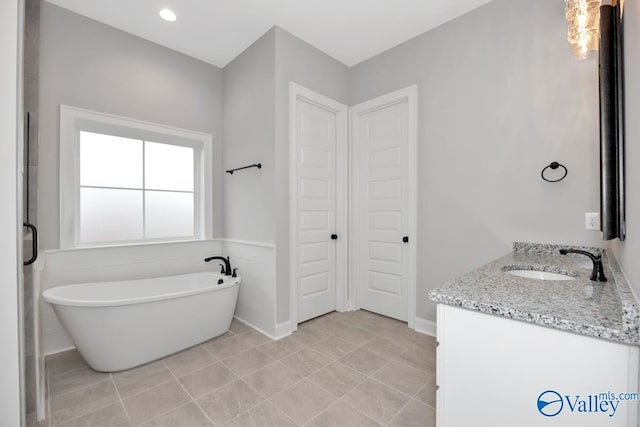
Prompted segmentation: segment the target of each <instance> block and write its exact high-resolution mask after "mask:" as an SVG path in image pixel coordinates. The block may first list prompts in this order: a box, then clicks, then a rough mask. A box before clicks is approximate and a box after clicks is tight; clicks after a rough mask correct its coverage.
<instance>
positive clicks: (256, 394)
mask: <svg viewBox="0 0 640 427" xmlns="http://www.w3.org/2000/svg"><path fill="white" fill-rule="evenodd" d="M435 360H436V341H435V339H434V338H433V337H430V336H427V335H423V334H419V333H417V332H415V331H412V330H411V329H409V328H408V327H407V325H406V323H402V322H399V321H396V320H393V319H389V318H387V317H383V316H379V315H377V314H373V313H369V312H366V311H362V310H361V311H355V312H346V313H337V312H333V313H329V314H327V315H325V316H321V317H318V318H316V319H313V320H310V321H308V322H305V323H302V324H300V325H299V327H298V331H297V332H294V333H293V334H292V335H291V336H290V337H287V338H284V339H282V340H280V341H272V340H270V339H269V338H268V337H266V336H264V335H262V334H260V333H259V332H257V331H255V330H254V329H252V328H250V327H248V326H247V325H245V324H243V323H241V322H238V321H236V320H234V321H233V323H232V325H231V330H230V331H229V332H228V333H226V334H225V335H223V336H221V337H218V338H216V339H213V340H211V341H208V342H205V343H202V344H200V345H197V346H195V347H192V348H190V349H187V350H185V351H182V352H180V353H177V354H174V355H172V356H169V357H167V358H165V359H162V360H158V361H155V362H152V363H149V364H147V365H144V366H140V367H138V368H134V369H131V370H129V371H124V372H118V373H113V374H105V373H100V372H96V371H93V370H92V369H91V368H89V367H88V365H87V364H86V362H85V361H84V360H83V359H82V357H81V356H80V354H79V353H78V352H76V351H70V352H66V353H62V354H59V355H55V356H53V357H50V358H48V359H47V373H48V376H49V380H48V384H49V396H50V401H49V405H50V409H49V412H50V416H49V422H50V424H51V425H52V426H65V427H71V426H77V427H81V426H82V427H84V426H93V427H97V426H109V427H112V426H113V427H117V426H139V425H144V426H166V427H198V426H211V425H214V426H233V427H236V426H238V427H240V426H255V427H269V426H274V427H287V426H314V427H321V426H326V427H332V426H348V427H351V426H419V427H431V426H435Z"/></svg>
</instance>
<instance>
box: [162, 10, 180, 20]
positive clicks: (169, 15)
mask: <svg viewBox="0 0 640 427" xmlns="http://www.w3.org/2000/svg"><path fill="white" fill-rule="evenodd" d="M159 14H160V17H161V18H162V19H164V20H165V21H169V22H173V21H175V20H176V19H177V17H176V14H175V13H173V10H171V9H162V10H161V11H160V12H159Z"/></svg>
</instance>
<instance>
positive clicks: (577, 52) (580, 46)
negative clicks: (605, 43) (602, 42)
mask: <svg viewBox="0 0 640 427" xmlns="http://www.w3.org/2000/svg"><path fill="white" fill-rule="evenodd" d="M565 4H566V13H565V16H566V18H567V41H568V42H569V46H570V47H571V52H572V53H573V56H574V57H575V58H577V59H587V58H590V57H591V56H592V55H593V53H594V52H596V51H597V50H598V45H599V32H600V0H565Z"/></svg>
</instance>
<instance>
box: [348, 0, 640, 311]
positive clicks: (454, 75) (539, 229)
mask: <svg viewBox="0 0 640 427" xmlns="http://www.w3.org/2000/svg"><path fill="white" fill-rule="evenodd" d="M412 84H417V85H418V90H419V95H418V96H419V107H418V108H419V112H418V114H419V119H418V121H419V125H418V126H419V129H418V132H419V134H418V144H419V147H418V155H419V159H418V165H419V166H418V169H419V170H418V180H419V182H418V191H419V196H418V198H419V200H418V236H417V237H418V260H419V262H418V269H419V270H418V283H417V285H418V286H417V292H418V295H417V298H418V305H417V315H418V316H419V317H422V318H427V319H429V320H435V317H436V315H435V305H434V304H433V303H431V302H430V301H428V299H427V292H428V290H430V289H433V288H436V287H438V286H439V285H442V284H444V283H445V282H446V281H448V280H451V279H453V278H454V277H456V276H458V275H460V274H463V273H465V272H467V271H469V270H470V269H473V268H475V267H478V266H480V265H481V264H483V263H486V262H487V261H489V260H491V259H493V258H496V257H498V256H500V255H502V254H505V253H506V252H508V251H509V250H510V248H511V244H512V242H513V241H515V240H522V241H533V242H557V243H572V244H588V245H597V246H601V245H602V241H601V240H600V233H598V232H593V231H585V230H584V213H585V212H597V211H599V195H598V194H599V193H598V188H599V169H598V93H597V90H598V66H597V62H596V61H595V60H588V61H576V60H574V59H572V57H571V54H570V52H569V47H568V45H567V40H566V23H565V20H564V3H563V2H562V1H558V0H536V1H530V0H496V1H494V2H492V3H489V4H488V5H486V6H483V7H481V8H479V9H476V10H475V11H472V12H470V13H469V14H467V15H464V16H462V17H460V18H458V19H456V20H454V21H451V22H449V23H447V24H446V25H444V26H442V27H439V28H437V29H434V30H432V31H430V32H427V33H425V34H423V35H421V36H419V37H417V38H415V39H413V40H410V41H408V42H406V43H404V44H402V45H400V46H397V47H395V48H393V49H391V50H389V51H387V52H385V53H382V54H380V55H378V56H376V57H374V58H372V59H370V60H368V61H366V62H363V63H361V64H359V65H357V66H355V67H353V68H352V72H351V88H352V92H351V97H352V98H351V100H352V103H353V104H357V103H360V102H363V101H365V100H368V99H370V98H373V97H375V96H378V95H382V94H385V93H387V92H390V91H393V90H396V89H399V88H402V87H406V86H409V85H412ZM551 161H559V162H561V163H563V164H565V165H566V166H567V167H568V169H569V176H568V177H567V178H566V179H565V180H564V181H562V182H560V183H556V184H549V183H546V182H543V181H542V180H541V179H540V170H541V169H542V168H543V167H544V166H545V165H548V164H549V163H550V162H551ZM630 231H631V232H632V231H633V230H630Z"/></svg>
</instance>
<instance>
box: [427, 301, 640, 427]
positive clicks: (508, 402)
mask: <svg viewBox="0 0 640 427" xmlns="http://www.w3.org/2000/svg"><path fill="white" fill-rule="evenodd" d="M438 341H439V346H438V354H437V356H438V360H437V383H438V386H439V389H438V391H437V425H438V427H467V426H471V425H476V426H485V425H486V426H489V425H491V426H518V427H525V426H536V427H537V426H562V427H571V426H580V427H590V426H593V427H602V426H625V427H631V426H633V427H636V426H637V420H638V401H637V400H635V401H618V402H615V401H613V403H611V402H612V400H611V399H608V398H607V399H604V398H603V396H599V394H600V393H609V392H611V393H614V394H616V395H617V394H618V393H625V392H630V393H637V392H638V362H639V358H638V353H639V352H638V350H639V348H638V347H636V346H631V345H625V344H620V343H615V342H611V341H606V340H602V339H597V338H592V337H588V336H585V335H579V334H575V333H571V332H565V331H561V330H558V329H552V328H547V327H544V326H539V325H534V324H530V323H526V322H521V321H516V320H511V319H506V318H502V317H498V316H493V315H488V314H483V313H479V312H476V311H471V310H465V309H461V308H456V307H452V306H447V305H443V304H439V305H438ZM544 392H547V393H544ZM607 397H608V396H607ZM539 400H540V404H539V403H538V401H539ZM544 402H547V403H548V404H546V405H545V403H544ZM613 406H615V409H614V408H613ZM539 408H540V409H539ZM556 412H557V414H555V413H556ZM554 414H555V415H554Z"/></svg>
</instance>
